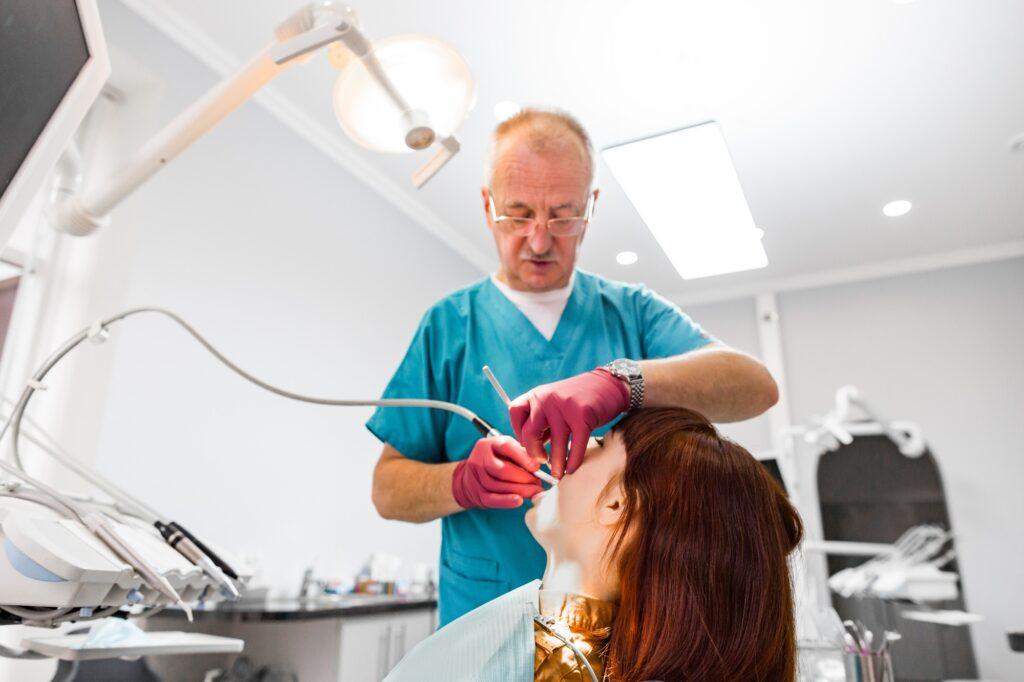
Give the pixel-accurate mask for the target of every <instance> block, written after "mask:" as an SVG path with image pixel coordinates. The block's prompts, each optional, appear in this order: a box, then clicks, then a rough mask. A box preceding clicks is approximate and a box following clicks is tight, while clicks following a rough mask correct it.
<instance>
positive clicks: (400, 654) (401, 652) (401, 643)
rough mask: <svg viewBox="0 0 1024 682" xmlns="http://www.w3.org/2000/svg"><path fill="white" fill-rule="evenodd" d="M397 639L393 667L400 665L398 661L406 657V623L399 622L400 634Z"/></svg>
mask: <svg viewBox="0 0 1024 682" xmlns="http://www.w3.org/2000/svg"><path fill="white" fill-rule="evenodd" d="M396 639H397V642H396V644H395V660H393V661H391V667H392V668H394V667H395V666H396V665H398V662H399V661H401V660H402V659H403V658H405V623H399V624H398V636H397V638H396ZM389 672H390V671H389Z"/></svg>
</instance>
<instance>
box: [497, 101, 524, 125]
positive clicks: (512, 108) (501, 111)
mask: <svg viewBox="0 0 1024 682" xmlns="http://www.w3.org/2000/svg"><path fill="white" fill-rule="evenodd" d="M521 109H522V107H520V106H519V105H518V104H516V103H515V102H512V101H510V100H507V99H505V100H502V101H500V102H498V103H497V104H495V105H494V118H496V119H498V121H507V120H508V119H510V118H512V117H513V116H515V115H516V114H518V113H519V111H520V110H521Z"/></svg>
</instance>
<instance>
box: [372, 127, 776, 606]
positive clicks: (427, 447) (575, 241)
mask: <svg viewBox="0 0 1024 682" xmlns="http://www.w3.org/2000/svg"><path fill="white" fill-rule="evenodd" d="M489 175H490V177H488V178H487V183H488V184H487V186H485V187H483V188H482V190H481V195H482V197H483V210H484V216H485V219H486V221H487V226H488V227H489V228H490V230H491V233H492V234H493V235H494V242H495V244H496V246H497V249H498V257H499V260H500V267H499V269H498V271H497V272H496V273H495V274H493V275H492V276H490V277H488V278H486V279H483V280H481V281H479V282H477V283H475V284H472V285H470V286H468V287H466V288H464V289H461V290H459V291H456V292H455V293H453V294H451V295H449V296H447V297H445V298H444V299H442V300H441V301H439V302H438V303H437V304H435V305H434V306H433V307H432V308H430V310H428V311H427V313H426V315H425V316H424V317H423V320H422V321H421V323H420V326H419V329H418V330H417V331H416V335H415V336H414V337H413V340H412V343H411V345H410V346H409V349H408V351H407V353H406V355H405V358H404V359H403V360H402V364H401V365H400V366H399V367H398V370H397V371H396V372H395V374H394V376H393V377H392V379H391V382H390V383H389V384H388V386H387V388H386V390H385V392H384V396H385V397H387V398H399V397H402V398H405V397H415V398H433V399H436V400H447V401H451V402H455V403H458V404H460V405H465V406H466V407H469V408H470V409H472V410H474V411H475V412H477V413H478V414H480V415H481V416H482V417H483V418H484V419H486V420H487V421H489V422H490V423H491V424H493V425H494V426H495V427H496V428H498V430H500V431H502V432H503V433H513V432H514V433H515V434H516V436H517V438H518V439H519V442H517V440H515V439H513V438H511V437H500V438H480V437H479V434H478V433H477V432H476V430H475V429H474V428H473V427H472V425H470V423H469V422H467V421H466V420H464V419H460V418H457V417H453V416H452V415H450V414H448V413H446V412H440V411H436V410H407V409H402V410H396V409H392V410H388V409H380V410H377V412H375V413H374V415H373V416H372V417H371V419H370V420H369V421H368V422H367V428H369V429H370V431H371V432H372V433H373V434H374V435H376V436H377V437H378V438H379V439H380V440H381V441H382V442H383V443H384V450H383V452H382V454H381V456H380V460H379V461H378V462H377V466H376V469H375V471H374V477H373V502H374V505H375V506H376V508H377V511H378V512H379V513H380V514H381V516H383V517H384V518H387V519H398V520H402V521H412V522H425V521H430V520H433V519H437V518H441V519H442V539H441V561H440V579H439V587H440V595H439V597H440V624H441V625H444V624H445V623H448V622H450V621H452V620H453V619H455V618H457V617H459V616H460V615H462V614H464V613H466V612H468V611H470V610H472V609H474V608H476V607H477V606H479V605H481V604H483V603H485V602H487V601H489V600H491V599H493V598H495V597H497V596H499V595H501V594H503V593H505V592H507V591H508V590H510V589H512V588H514V587H518V586H519V585H522V584H524V583H526V582H529V581H530V580H534V579H536V578H540V577H541V575H542V574H543V572H544V564H545V555H544V552H543V551H542V550H541V548H540V546H539V545H537V543H536V542H535V541H534V539H533V538H532V537H531V535H530V533H529V532H528V531H527V529H526V527H525V525H524V523H523V515H524V514H525V512H526V509H527V506H528V504H529V503H528V500H529V498H531V497H532V496H533V495H534V494H536V493H538V492H540V491H541V486H540V484H539V482H538V480H537V479H536V478H535V477H534V476H532V475H531V474H530V473H529V472H531V471H535V470H536V469H537V468H538V466H539V463H540V462H541V461H543V460H544V459H546V458H548V455H547V453H546V452H545V449H544V445H545V443H546V442H547V441H548V440H550V444H551V454H550V466H551V471H552V473H553V474H554V475H555V476H556V477H561V476H562V475H563V474H569V475H571V473H572V472H573V471H574V470H575V468H576V467H578V466H579V463H580V461H582V459H583V455H584V451H585V448H586V444H587V440H588V439H589V437H590V435H591V433H592V432H594V433H596V434H600V433H602V432H603V430H604V429H606V428H607V425H608V423H609V422H610V421H612V420H614V419H615V418H616V417H617V416H618V415H619V414H621V413H622V412H625V411H627V410H629V409H632V408H636V407H638V406H640V405H645V406H680V407H687V408H690V409H693V410H696V411H698V412H700V413H702V414H704V415H706V416H707V417H708V418H710V419H711V420H713V421H718V422H725V421H739V420H742V419H749V418H751V417H754V416H756V415H758V414H761V413H762V412H764V411H765V410H767V409H768V408H769V407H771V406H772V405H773V404H774V403H775V402H776V400H777V399H778V392H777V388H776V385H775V382H774V380H773V379H772V377H771V375H770V374H769V372H768V371H767V370H766V369H765V367H764V366H763V365H762V364H761V363H759V362H758V361H757V360H755V359H753V358H751V357H750V356H748V355H745V354H743V353H740V352H738V351H735V350H732V349H730V348H728V347H726V346H725V345H723V344H722V343H721V342H719V341H716V340H715V339H713V338H712V337H711V336H709V335H708V334H707V333H706V332H704V331H703V330H702V329H701V328H700V326H699V325H697V324H696V323H695V322H693V321H692V320H691V319H690V318H689V317H687V316H686V315H685V314H684V313H683V312H681V311H680V310H679V308H677V307H676V306H674V305H673V304H671V303H669V302H668V301H666V300H665V299H663V298H661V297H659V296H658V295H657V294H655V293H654V292H652V291H651V290H649V289H647V288H646V287H644V286H637V285H628V284H623V283H620V282H612V281H609V280H606V279H604V278H602V277H598V276H597V275H593V274H590V273H586V272H583V271H580V270H577V269H576V268H575V264H576V257H577V255H578V253H579V249H580V245H581V244H582V242H583V237H584V235H585V234H586V230H587V227H588V224H589V222H590V217H591V214H592V213H593V210H594V203H595V202H596V200H597V197H598V191H597V190H596V189H593V187H592V183H593V179H594V154H593V148H592V145H591V143H590V139H589V137H588V135H587V133H586V132H585V131H584V129H583V128H582V126H580V124H579V123H578V122H577V121H576V120H575V119H574V118H572V117H571V116H569V115H568V114H565V113H561V112H556V111H547V110H539V109H526V110H524V111H522V112H520V113H519V114H517V115H516V116H514V117H512V118H511V119H509V120H507V121H505V122H503V123H501V124H500V125H499V126H498V127H497V128H496V129H495V131H494V134H493V139H492V148H491V155H490V165H489ZM595 229H596V228H595ZM485 364H487V365H490V366H491V368H492V370H493V371H494V373H495V374H496V376H497V377H498V378H499V380H500V381H501V382H502V383H503V384H504V386H505V388H506V390H508V391H509V392H510V393H511V394H512V395H516V394H520V395H519V397H518V398H517V399H515V400H514V401H513V404H512V406H511V408H509V409H506V407H505V405H504V404H503V403H502V402H501V400H500V399H499V398H498V396H497V395H496V394H495V392H494V390H493V389H492V388H491V386H490V385H489V384H488V383H487V380H486V378H485V377H484V375H483V374H482V373H481V367H482V366H483V365H485Z"/></svg>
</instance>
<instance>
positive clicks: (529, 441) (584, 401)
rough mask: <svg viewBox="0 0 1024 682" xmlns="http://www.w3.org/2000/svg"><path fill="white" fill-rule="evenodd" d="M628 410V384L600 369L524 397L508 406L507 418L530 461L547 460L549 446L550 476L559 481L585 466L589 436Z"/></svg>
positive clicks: (543, 387) (546, 386)
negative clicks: (549, 446) (547, 446)
mask: <svg viewBox="0 0 1024 682" xmlns="http://www.w3.org/2000/svg"><path fill="white" fill-rule="evenodd" d="M628 408H629V387H628V386H627V385H626V382H625V381H623V380H622V379H619V378H617V377H616V376H615V375H613V374H612V373H611V372H609V371H608V370H606V369H604V368H601V369H595V370H593V371H590V372H586V373H584V374H578V375H576V376H574V377H569V378H568V379H563V380H561V381H555V382H553V383H550V384H544V385H542V386H538V387H537V388H535V389H533V390H532V391H528V392H526V393H524V394H523V395H521V396H519V397H518V398H516V399H515V400H513V401H512V404H511V405H509V408H508V416H509V420H510V421H511V422H512V428H513V430H515V433H516V438H518V439H519V442H520V443H522V444H523V445H524V446H525V447H526V451H527V452H529V453H530V456H531V457H533V458H535V459H536V458H541V459H542V460H543V459H544V458H546V457H547V454H546V453H545V452H544V443H546V442H547V441H548V439H550V440H551V475H552V476H554V477H555V478H561V477H562V475H563V474H571V473H573V472H574V471H576V469H577V468H578V467H579V465H580V464H581V463H582V462H583V455H584V453H585V452H586V451H587V442H588V441H589V440H590V434H591V432H592V431H593V430H594V429H597V428H600V427H602V426H604V425H605V424H607V423H608V422H610V421H611V420H613V419H615V418H616V417H617V416H619V415H620V414H622V413H623V412H625V411H626V410H627V409H628ZM570 436H572V446H571V448H570V446H569V437H570Z"/></svg>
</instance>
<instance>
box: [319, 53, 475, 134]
mask: <svg viewBox="0 0 1024 682" xmlns="http://www.w3.org/2000/svg"><path fill="white" fill-rule="evenodd" d="M373 52H374V54H376V56H377V59H378V60H379V61H380V64H381V66H382V67H383V69H384V72H385V73H386V74H387V76H388V78H389V79H390V80H391V82H392V83H393V84H394V86H395V89H396V90H397V91H398V92H399V93H401V95H402V97H404V98H405V100H406V102H407V103H408V105H409V106H410V107H411V108H412V110H413V112H415V114H416V115H417V116H420V115H425V117H426V121H427V123H428V124H429V127H430V128H431V129H433V131H434V133H435V134H436V137H437V138H443V137H445V136H448V135H451V134H452V133H453V132H455V130H456V128H458V126H459V125H460V124H461V123H462V122H463V121H464V120H465V119H466V117H467V116H468V115H469V112H470V110H472V108H473V105H474V104H475V103H476V88H475V85H474V83H473V75H472V73H470V71H469V66H468V65H467V64H466V62H465V60H463V58H462V55H460V54H459V53H458V52H457V51H456V50H454V49H453V48H451V47H449V46H448V45H446V44H444V43H442V42H441V41H439V40H435V39H434V38H429V37H426V36H418V35H400V36H392V37H390V38H385V39H383V40H379V41H376V42H374V44H373ZM334 113H335V115H337V117H338V122H339V123H340V124H341V127H342V129H343V130H344V131H345V133H346V134H347V135H348V136H349V137H351V138H352V139H353V140H354V141H355V142H357V143H358V144H360V145H362V146H363V147H366V148H367V149H372V150H374V151H380V152H395V153H400V152H408V151H412V150H411V149H410V148H409V147H408V146H407V144H406V135H407V134H408V133H409V132H410V130H409V117H408V116H409V112H403V111H400V110H399V108H398V106H396V104H395V102H394V101H393V100H392V99H391V98H390V97H389V96H388V95H387V93H385V92H384V90H383V88H382V87H381V86H380V84H379V83H378V82H377V80H376V79H375V78H374V77H373V76H372V75H370V73H369V71H367V69H366V66H365V65H364V64H363V62H362V60H359V59H352V60H351V61H350V62H349V63H348V64H346V65H345V67H344V69H342V71H341V73H340V74H339V75H338V80H337V82H336V83H335V85H334Z"/></svg>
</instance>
